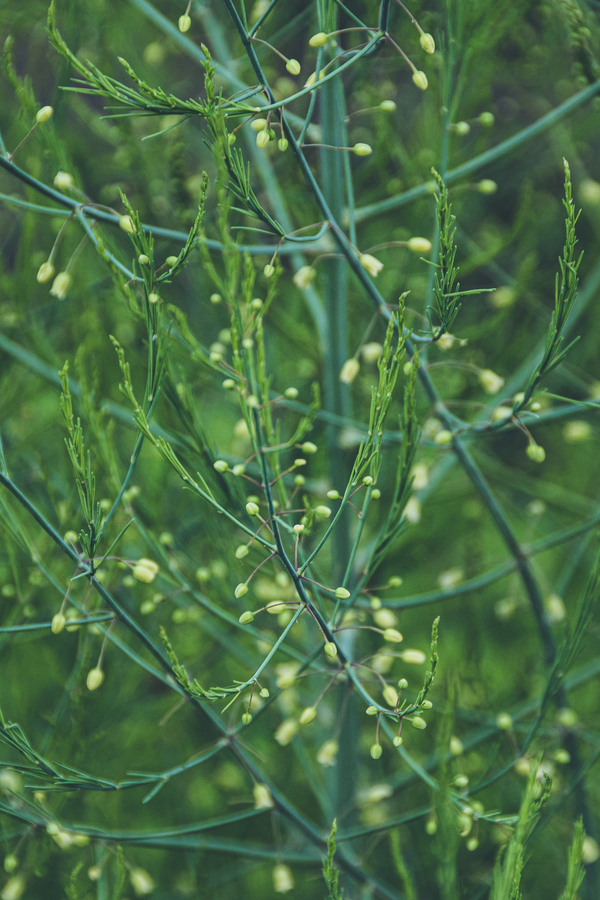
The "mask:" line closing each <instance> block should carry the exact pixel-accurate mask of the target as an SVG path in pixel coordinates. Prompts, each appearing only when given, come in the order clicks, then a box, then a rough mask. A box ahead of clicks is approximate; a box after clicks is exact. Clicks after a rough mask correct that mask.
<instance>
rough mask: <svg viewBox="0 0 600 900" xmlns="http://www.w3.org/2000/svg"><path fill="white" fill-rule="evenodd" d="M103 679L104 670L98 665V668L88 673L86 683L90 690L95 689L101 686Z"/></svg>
mask: <svg viewBox="0 0 600 900" xmlns="http://www.w3.org/2000/svg"><path fill="white" fill-rule="evenodd" d="M103 681H104V672H103V671H102V669H101V668H99V667H98V666H96V668H94V669H90V671H89V672H88V673H87V678H86V680H85V683H86V685H87V689H88V691H95V690H97V689H98V688H99V687H100V685H101V684H102V682H103Z"/></svg>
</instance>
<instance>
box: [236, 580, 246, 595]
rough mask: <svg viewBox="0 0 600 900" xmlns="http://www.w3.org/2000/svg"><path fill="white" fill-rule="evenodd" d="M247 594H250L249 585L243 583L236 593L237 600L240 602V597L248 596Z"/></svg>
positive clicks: (238, 586) (239, 585)
mask: <svg viewBox="0 0 600 900" xmlns="http://www.w3.org/2000/svg"><path fill="white" fill-rule="evenodd" d="M247 593H248V585H247V584H245V582H243V581H242V582H241V583H240V584H238V585H237V587H236V589H235V591H234V594H235V597H236V599H237V600H239V599H240V597H243V596H244V594H247Z"/></svg>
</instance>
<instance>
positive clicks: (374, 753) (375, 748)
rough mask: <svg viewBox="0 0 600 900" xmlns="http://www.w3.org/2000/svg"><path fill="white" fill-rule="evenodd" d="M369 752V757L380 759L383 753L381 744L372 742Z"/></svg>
mask: <svg viewBox="0 0 600 900" xmlns="http://www.w3.org/2000/svg"><path fill="white" fill-rule="evenodd" d="M369 753H370V754H371V759H380V758H381V754H382V753H383V750H382V748H381V744H372V746H371V749H370V751H369Z"/></svg>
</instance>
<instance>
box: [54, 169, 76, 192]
mask: <svg viewBox="0 0 600 900" xmlns="http://www.w3.org/2000/svg"><path fill="white" fill-rule="evenodd" d="M54 187H55V188H58V190H59V191H72V190H73V188H74V187H75V181H74V180H73V176H72V175H70V174H69V173H68V172H57V173H56V175H55V176H54Z"/></svg>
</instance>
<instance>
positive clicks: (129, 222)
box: [119, 216, 135, 234]
mask: <svg viewBox="0 0 600 900" xmlns="http://www.w3.org/2000/svg"><path fill="white" fill-rule="evenodd" d="M119 228H121V229H122V230H123V231H125V232H126V233H127V234H135V225H134V224H133V219H132V218H131V216H119Z"/></svg>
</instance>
